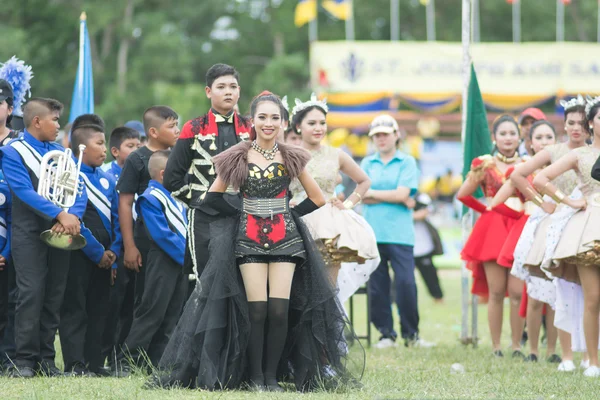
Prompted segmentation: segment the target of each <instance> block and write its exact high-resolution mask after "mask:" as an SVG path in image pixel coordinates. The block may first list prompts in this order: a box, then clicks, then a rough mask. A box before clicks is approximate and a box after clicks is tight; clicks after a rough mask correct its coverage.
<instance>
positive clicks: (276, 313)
mask: <svg viewBox="0 0 600 400" xmlns="http://www.w3.org/2000/svg"><path fill="white" fill-rule="evenodd" d="M289 304H290V300H289V299H279V298H273V297H270V298H269V306H268V309H269V313H268V314H269V317H268V319H269V322H268V331H267V354H266V357H267V359H266V363H265V384H266V385H267V386H277V379H276V375H277V366H278V365H279V360H280V359H281V353H282V352H283V347H284V346H285V341H286V339H287V330H288V307H289Z"/></svg>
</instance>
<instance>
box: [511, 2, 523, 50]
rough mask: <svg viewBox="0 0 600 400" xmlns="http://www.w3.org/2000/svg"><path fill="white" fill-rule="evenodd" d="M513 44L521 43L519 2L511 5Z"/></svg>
mask: <svg viewBox="0 0 600 400" xmlns="http://www.w3.org/2000/svg"><path fill="white" fill-rule="evenodd" d="M512 24H513V42H514V43H519V42H520V41H521V0H514V1H513V3H512Z"/></svg>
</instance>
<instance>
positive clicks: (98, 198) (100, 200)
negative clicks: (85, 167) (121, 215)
mask: <svg viewBox="0 0 600 400" xmlns="http://www.w3.org/2000/svg"><path fill="white" fill-rule="evenodd" d="M79 175H80V176H81V178H82V179H83V181H84V182H85V187H86V189H87V195H88V199H89V200H90V201H91V202H92V204H93V205H94V207H96V209H97V210H98V211H99V212H101V213H102V214H103V215H104V216H105V217H106V219H107V220H108V221H109V222H111V213H110V206H111V204H110V200H108V198H107V197H106V196H105V195H104V194H103V193H102V192H101V191H100V190H98V188H97V187H96V186H94V185H92V182H90V180H89V178H88V177H87V176H86V175H85V174H84V173H83V172H80V173H79Z"/></svg>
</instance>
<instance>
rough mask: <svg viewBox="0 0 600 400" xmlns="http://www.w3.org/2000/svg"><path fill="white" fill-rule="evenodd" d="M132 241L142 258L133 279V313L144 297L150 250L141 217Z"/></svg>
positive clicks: (148, 239)
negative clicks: (138, 269) (140, 265)
mask: <svg viewBox="0 0 600 400" xmlns="http://www.w3.org/2000/svg"><path fill="white" fill-rule="evenodd" d="M133 234H134V241H135V247H137V248H138V250H139V251H140V254H141V256H142V267H141V268H140V272H137V273H136V277H135V291H134V303H133V304H134V313H136V312H137V309H138V308H139V306H140V304H141V302H142V296H143V295H144V283H145V275H146V270H147V269H148V251H149V250H150V237H149V236H148V231H147V230H146V226H145V225H144V222H143V221H142V218H141V217H138V219H137V221H136V222H135V227H134V233H133Z"/></svg>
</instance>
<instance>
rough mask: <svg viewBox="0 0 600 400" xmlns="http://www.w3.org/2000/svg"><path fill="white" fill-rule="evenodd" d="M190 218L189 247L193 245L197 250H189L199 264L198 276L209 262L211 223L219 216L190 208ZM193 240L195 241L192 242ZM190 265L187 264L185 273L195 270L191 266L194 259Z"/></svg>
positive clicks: (197, 264)
mask: <svg viewBox="0 0 600 400" xmlns="http://www.w3.org/2000/svg"><path fill="white" fill-rule="evenodd" d="M188 217H189V220H190V230H189V234H188V240H187V241H188V243H187V247H188V249H189V248H190V247H191V246H193V247H194V250H195V252H192V251H191V250H189V251H188V254H189V256H190V258H192V257H193V258H194V259H195V260H194V261H195V264H196V266H197V271H196V274H197V275H198V277H200V275H202V272H203V271H204V267H205V266H206V263H207V262H208V245H209V243H210V223H211V222H213V221H215V220H216V219H217V218H218V217H216V216H212V215H208V214H206V213H204V212H202V211H200V210H197V209H190V211H189V213H188ZM192 242H193V243H192ZM190 261H191V262H190V263H189V265H186V269H185V270H184V273H189V274H192V273H194V271H192V270H191V267H192V266H193V265H194V264H193V262H194V261H192V260H190Z"/></svg>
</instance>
